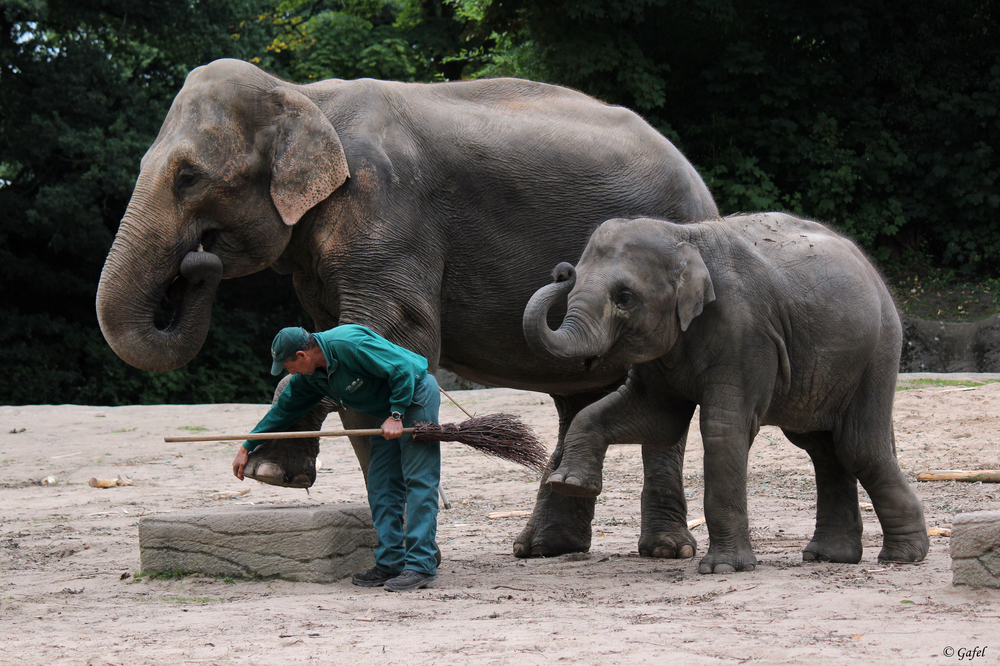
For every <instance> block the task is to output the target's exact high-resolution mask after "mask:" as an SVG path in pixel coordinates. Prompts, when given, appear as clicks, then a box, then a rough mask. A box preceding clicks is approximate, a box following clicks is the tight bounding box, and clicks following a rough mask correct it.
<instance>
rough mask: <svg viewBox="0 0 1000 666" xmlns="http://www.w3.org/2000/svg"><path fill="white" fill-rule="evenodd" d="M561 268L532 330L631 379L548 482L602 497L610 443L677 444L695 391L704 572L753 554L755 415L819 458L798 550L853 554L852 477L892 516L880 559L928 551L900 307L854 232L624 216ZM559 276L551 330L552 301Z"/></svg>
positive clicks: (586, 414) (541, 342) (550, 353)
mask: <svg viewBox="0 0 1000 666" xmlns="http://www.w3.org/2000/svg"><path fill="white" fill-rule="evenodd" d="M555 278H556V281H555V282H553V283H552V284H550V285H548V286H546V287H543V288H541V289H539V290H538V291H537V292H536V293H535V295H534V296H533V297H532V299H531V301H530V302H529V304H528V306H527V308H526V309H525V311H524V321H523V325H524V332H525V336H526V338H527V340H528V342H529V343H530V344H531V346H532V347H533V348H534V349H536V350H537V351H538V352H539V353H540V354H542V355H543V356H544V357H556V358H563V359H584V360H585V361H586V362H587V363H588V364H595V365H596V364H602V363H621V362H627V363H632V364H634V365H633V366H632V368H631V370H630V372H629V375H628V380H627V382H626V384H625V385H624V386H623V387H622V388H620V389H619V390H618V391H616V392H614V393H611V394H609V395H608V396H606V397H605V398H603V399H601V400H600V401H598V402H595V403H593V404H592V405H590V406H588V407H587V408H585V409H583V410H582V411H581V412H580V413H579V414H578V415H577V417H576V418H575V419H574V420H573V422H572V424H571V426H570V428H569V432H568V433H567V435H566V438H565V442H564V444H563V455H562V459H561V461H560V462H559V464H558V465H557V467H556V469H555V470H554V471H552V473H551V474H550V475H549V476H548V479H547V480H546V483H547V485H548V486H549V487H550V488H552V489H553V490H555V491H557V492H559V493H561V494H566V495H569V496H575V497H596V496H597V495H598V494H599V493H600V492H601V469H602V466H603V462H604V456H605V453H606V451H607V447H608V445H609V444H613V443H634V442H638V443H642V444H643V445H644V447H645V448H644V451H645V450H646V449H651V448H654V447H661V446H664V445H667V446H670V445H671V444H672V443H673V442H677V443H682V442H683V441H684V438H685V436H686V433H687V429H688V424H689V422H690V420H691V417H692V415H693V413H694V409H695V406H697V405H700V406H701V417H700V426H701V433H702V438H703V440H704V445H705V517H706V520H707V523H708V530H709V539H710V546H709V549H708V552H707V553H706V554H705V556H704V558H703V559H702V560H701V562H700V563H699V567H698V570H699V571H700V572H702V573H723V572H730V571H734V570H735V571H742V570H750V569H753V568H754V567H755V566H756V562H757V560H756V558H755V557H754V554H753V551H752V550H751V547H750V534H749V526H748V521H747V495H746V481H747V478H746V477H747V454H748V452H749V449H750V445H751V442H752V441H753V439H754V437H755V436H756V435H757V431H758V429H759V428H760V426H762V425H776V426H779V427H781V428H782V430H783V431H784V433H785V435H786V436H787V437H788V439H789V440H791V441H792V443H794V444H795V445H797V446H799V447H801V448H803V449H805V450H806V451H807V452H808V453H809V455H810V457H811V458H812V461H813V465H814V467H815V471H816V485H817V491H818V500H817V510H816V531H815V533H814V535H813V538H812V541H810V542H809V544H808V545H807V546H806V547H805V550H804V552H803V558H804V559H806V560H824V561H826V560H828V561H832V562H858V561H860V559H861V555H862V548H861V529H862V523H861V516H860V513H859V509H858V492H857V482H858V481H860V482H861V484H862V485H863V486H864V488H865V490H867V491H868V494H869V496H870V497H871V500H872V504H874V506H875V511H876V513H877V514H878V518H879V522H880V523H881V524H882V531H883V539H884V540H883V546H882V551H881V553H879V559H880V560H890V561H903V562H913V561H916V560H920V559H923V557H924V556H925V555H926V554H927V548H928V539H927V533H926V530H925V527H924V517H923V509H922V508H921V505H920V501H919V500H918V499H917V497H916V495H915V494H914V493H913V491H912V490H911V489H910V487H909V486H908V485H907V482H906V479H905V478H904V476H903V474H902V472H901V471H900V468H899V465H898V463H897V461H896V457H895V441H894V437H893V430H892V407H893V398H894V394H895V383H896V372H897V365H898V363H899V353H900V344H901V339H902V337H901V330H900V324H899V317H898V316H897V314H896V308H895V307H894V305H893V302H892V298H891V297H890V295H889V293H888V291H887V290H886V288H885V285H884V284H883V282H882V279H881V278H880V277H879V275H878V274H877V272H876V271H875V269H874V268H873V267H872V266H871V264H870V263H869V262H868V261H867V260H866V259H865V257H864V256H863V255H862V253H861V252H860V251H859V250H858V249H857V248H856V247H855V246H854V245H853V244H852V243H850V242H849V241H847V240H846V239H844V238H842V237H840V236H838V235H836V234H835V233H833V232H832V231H830V230H828V229H826V228H825V227H823V226H821V225H819V224H817V223H815V222H808V221H805V220H799V219H796V218H794V217H790V216H788V215H782V214H775V213H765V214H759V215H750V216H744V217H732V218H727V219H726V220H719V221H709V222H703V223H700V224H693V225H677V224H671V223H669V222H663V221H659V220H650V219H636V220H620V219H616V220H609V221H607V222H605V223H604V224H603V225H602V226H601V227H600V228H599V229H598V230H597V231H596V232H595V233H594V235H593V237H592V238H591V239H590V242H589V243H588V245H587V248H586V249H585V250H584V252H583V254H582V256H581V257H580V261H579V263H578V264H577V266H576V268H575V269H574V267H573V266H571V265H570V264H567V263H563V264H560V265H559V266H557V268H556V271H555ZM567 292H568V293H569V304H568V311H567V314H566V316H565V318H564V319H563V320H562V324H561V326H560V327H559V329H558V330H556V331H553V330H551V329H550V328H549V326H548V324H547V323H546V314H547V312H548V310H549V306H550V305H551V304H552V302H553V301H554V300H556V299H558V298H560V297H562V296H563V295H565V294H566V293H567Z"/></svg>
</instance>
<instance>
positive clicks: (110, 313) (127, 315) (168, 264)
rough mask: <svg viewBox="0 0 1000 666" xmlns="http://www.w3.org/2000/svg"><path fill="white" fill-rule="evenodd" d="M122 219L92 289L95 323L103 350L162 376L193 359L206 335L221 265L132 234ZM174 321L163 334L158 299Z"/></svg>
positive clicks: (212, 258) (199, 254) (203, 255)
mask: <svg viewBox="0 0 1000 666" xmlns="http://www.w3.org/2000/svg"><path fill="white" fill-rule="evenodd" d="M129 222H130V220H129V219H128V213H126V220H125V221H123V223H122V228H121V230H120V231H119V233H118V236H117V237H116V238H115V242H114V245H113V246H112V247H111V251H110V252H109V253H108V258H107V261H105V263H104V269H103V270H102V271H101V281H100V283H99V285H98V288H97V318H98V321H99V322H100V325H101V332H102V333H103V334H104V337H105V339H106V340H107V341H108V344H109V345H110V346H111V348H112V349H114V351H115V353H116V354H118V356H120V357H121V358H122V360H124V361H125V362H126V363H128V364H129V365H133V366H135V367H137V368H139V369H141V370H151V371H166V370H174V369H176V368H179V367H181V366H182V365H184V364H185V363H187V362H188V361H190V360H191V359H192V358H194V356H195V354H197V353H198V350H200V349H201V347H202V345H203V344H204V342H205V338H206V336H207V335H208V326H209V323H210V321H211V317H212V299H213V298H214V297H215V291H216V289H217V288H218V285H219V281H220V280H221V279H222V269H223V266H222V260H221V259H219V257H218V256H216V255H214V254H211V253H209V252H184V250H183V249H179V248H177V245H176V243H170V242H167V241H165V242H162V243H156V242H155V239H153V242H150V239H149V238H148V236H146V235H142V236H140V235H138V234H136V233H135V226H136V225H134V224H130V223H129ZM165 298H166V299H168V301H169V302H170V304H171V305H172V306H173V311H174V315H173V318H172V320H171V321H170V323H169V324H168V325H167V326H166V327H165V328H163V329H159V328H157V327H156V324H155V321H154V317H155V315H156V311H157V308H159V306H160V304H161V302H162V301H163V300H164V299H165Z"/></svg>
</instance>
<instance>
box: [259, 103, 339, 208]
mask: <svg viewBox="0 0 1000 666" xmlns="http://www.w3.org/2000/svg"><path fill="white" fill-rule="evenodd" d="M271 95H272V99H271V101H272V102H273V103H275V104H276V105H277V106H278V108H279V111H278V132H277V136H276V137H275V141H274V155H273V157H272V161H271V200H272V201H274V205H275V207H276V208H277V209H278V212H279V213H280V214H281V219H282V220H283V221H284V223H285V224H287V225H288V226H292V225H293V224H295V223H296V222H298V221H299V219H301V218H302V216H303V215H305V214H306V211H308V210H309V209H310V208H312V207H313V206H315V205H316V204H318V203H319V202H321V201H323V200H324V199H326V198H327V197H328V196H330V195H331V194H332V193H333V191H334V190H336V189H337V188H338V187H340V186H341V185H343V184H344V182H345V181H346V180H347V179H348V178H349V177H350V175H351V174H350V172H349V171H348V169H347V156H346V155H344V148H343V146H342V145H341V144H340V137H339V136H337V130H335V129H334V128H333V125H331V124H330V121H329V120H327V118H326V116H324V115H323V112H322V111H320V110H319V107H318V106H316V105H315V104H314V103H313V101H312V100H311V99H309V98H308V97H306V96H305V95H303V94H302V93H300V92H297V91H295V90H292V89H291V88H286V87H279V88H275V89H274V90H272V91H271Z"/></svg>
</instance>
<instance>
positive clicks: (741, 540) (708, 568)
mask: <svg viewBox="0 0 1000 666" xmlns="http://www.w3.org/2000/svg"><path fill="white" fill-rule="evenodd" d="M701 410H702V411H701V433H702V440H703V442H704V445H705V522H706V524H707V525H708V539H709V546H708V552H707V553H705V556H704V557H703V558H702V559H701V561H700V562H699V563H698V573H703V574H708V573H717V574H718V573H731V572H733V571H753V570H754V569H756V568H757V557H756V556H755V555H754V554H753V548H752V546H751V545H750V524H749V519H748V517H747V454H748V453H749V451H750V442H751V441H752V440H753V437H754V436H755V435H756V434H757V429H758V428H757V425H756V423H753V425H752V427H747V426H746V425H744V424H742V423H732V420H733V417H734V416H736V417H737V420H738V421H746V422H750V421H752V420H753V419H751V418H750V417H749V416H748V415H744V414H742V413H739V412H737V413H735V414H734V412H733V411H732V410H728V409H725V410H724V409H712V408H706V405H704V404H702V408H701ZM744 416H746V417H747V418H745V419H744V418H740V417H744Z"/></svg>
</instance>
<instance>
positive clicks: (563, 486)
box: [545, 392, 624, 498]
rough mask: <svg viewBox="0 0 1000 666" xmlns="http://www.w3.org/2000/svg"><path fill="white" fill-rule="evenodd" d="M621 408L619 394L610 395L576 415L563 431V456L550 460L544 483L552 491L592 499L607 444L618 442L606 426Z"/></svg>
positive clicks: (600, 481) (598, 489)
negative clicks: (550, 466) (550, 467)
mask: <svg viewBox="0 0 1000 666" xmlns="http://www.w3.org/2000/svg"><path fill="white" fill-rule="evenodd" d="M623 407H624V401H623V398H622V395H621V394H620V393H619V392H615V393H611V394H609V395H607V396H605V397H604V398H602V399H600V400H598V401H597V402H595V403H594V404H592V405H590V406H588V407H587V408H586V409H584V410H582V411H581V412H580V413H579V414H577V416H576V418H574V419H573V422H572V423H571V424H570V426H569V430H568V431H567V432H566V440H565V442H564V443H563V448H562V455H561V456H560V458H559V460H555V459H553V462H552V467H554V469H553V471H551V472H549V475H548V478H547V479H546V480H545V485H547V486H548V487H549V488H550V489H551V490H553V491H555V492H557V493H559V494H561V495H568V496H570V497H585V498H595V497H597V496H598V495H600V494H601V489H602V486H603V479H602V476H603V472H604V457H605V455H606V454H607V452H608V445H609V444H611V443H613V442H615V441H619V440H616V439H615V438H614V437H613V436H612V435H611V433H610V432H609V430H608V428H607V425H608V424H609V422H610V421H611V419H612V418H613V416H612V415H614V414H615V410H616V409H617V410H621V409H622V408H623Z"/></svg>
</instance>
